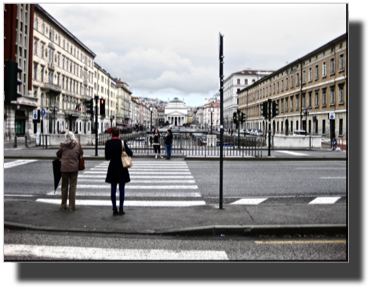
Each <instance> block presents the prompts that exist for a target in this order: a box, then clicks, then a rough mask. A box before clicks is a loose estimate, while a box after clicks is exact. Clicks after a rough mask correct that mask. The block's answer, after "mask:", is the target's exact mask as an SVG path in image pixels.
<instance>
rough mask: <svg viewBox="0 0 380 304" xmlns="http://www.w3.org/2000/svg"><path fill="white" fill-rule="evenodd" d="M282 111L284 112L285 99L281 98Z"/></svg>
mask: <svg viewBox="0 0 380 304" xmlns="http://www.w3.org/2000/svg"><path fill="white" fill-rule="evenodd" d="M281 113H284V100H283V99H281Z"/></svg>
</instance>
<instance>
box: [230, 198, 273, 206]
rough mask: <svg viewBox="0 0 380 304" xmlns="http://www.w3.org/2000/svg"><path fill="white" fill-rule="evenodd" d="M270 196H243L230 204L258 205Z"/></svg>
mask: <svg viewBox="0 0 380 304" xmlns="http://www.w3.org/2000/svg"><path fill="white" fill-rule="evenodd" d="M267 199H268V198H243V199H240V200H238V201H236V202H233V203H231V204H230V205H258V204H261V203H262V202H264V201H266V200H267Z"/></svg>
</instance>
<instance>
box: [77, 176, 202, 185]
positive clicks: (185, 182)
mask: <svg viewBox="0 0 380 304" xmlns="http://www.w3.org/2000/svg"><path fill="white" fill-rule="evenodd" d="M85 177H88V176H84V177H83V178H81V179H80V180H78V182H79V181H80V182H81V183H82V182H87V183H92V182H94V183H105V180H104V178H101V179H96V178H93V179H84V178H85ZM129 184H195V180H155V179H152V180H132V181H130V182H129Z"/></svg>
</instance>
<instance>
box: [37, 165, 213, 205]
mask: <svg viewBox="0 0 380 304" xmlns="http://www.w3.org/2000/svg"><path fill="white" fill-rule="evenodd" d="M108 165H109V162H108V161H105V162H102V163H100V164H98V165H96V166H95V167H93V168H90V169H88V170H85V171H80V172H79V175H78V184H77V190H76V205H96V206H110V205H111V199H110V196H111V186H110V184H108V183H105V179H106V175H107V170H108ZM129 175H130V177H131V182H130V183H128V184H126V185H125V201H124V206H126V207H134V206H135V207H190V206H202V205H206V202H205V201H204V200H202V195H201V193H200V191H199V188H198V186H197V185H196V183H195V179H194V177H193V175H192V174H191V172H190V170H189V168H188V166H187V163H186V162H183V161H170V162H162V161H134V162H133V167H132V168H130V169H129ZM47 195H48V196H50V197H51V198H50V197H48V198H38V199H37V200H36V201H37V202H42V203H51V204H60V203H61V201H60V196H61V191H60V186H59V187H58V188H57V191H56V192H54V191H52V192H49V193H47ZM116 196H117V198H118V196H119V193H118V191H116Z"/></svg>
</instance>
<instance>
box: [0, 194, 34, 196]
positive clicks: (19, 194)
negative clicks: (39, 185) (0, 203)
mask: <svg viewBox="0 0 380 304" xmlns="http://www.w3.org/2000/svg"><path fill="white" fill-rule="evenodd" d="M4 196H23V197H24V196H25V197H31V196H33V195H30V194H4Z"/></svg>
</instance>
